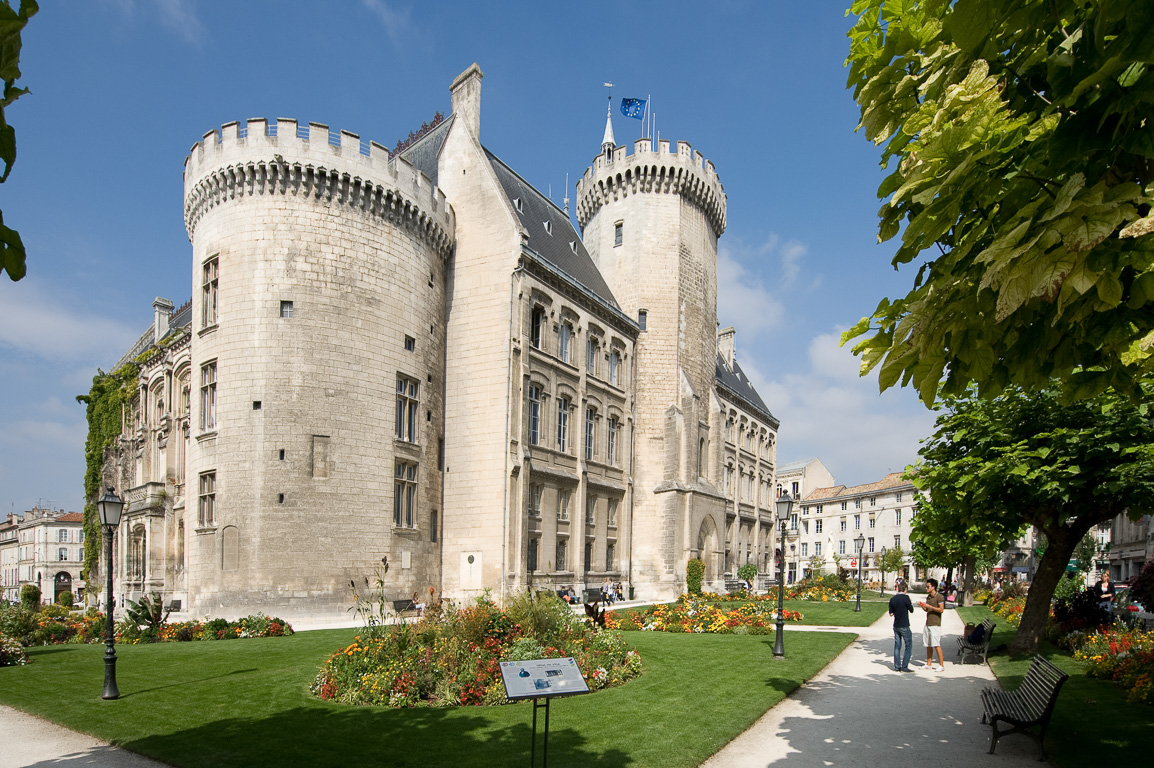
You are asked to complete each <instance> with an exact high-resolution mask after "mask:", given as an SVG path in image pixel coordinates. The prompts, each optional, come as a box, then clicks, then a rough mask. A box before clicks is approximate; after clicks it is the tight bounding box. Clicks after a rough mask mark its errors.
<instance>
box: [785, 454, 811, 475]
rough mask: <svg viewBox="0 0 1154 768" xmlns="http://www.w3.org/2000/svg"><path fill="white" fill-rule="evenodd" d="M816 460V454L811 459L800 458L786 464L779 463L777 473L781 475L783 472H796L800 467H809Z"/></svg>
mask: <svg viewBox="0 0 1154 768" xmlns="http://www.w3.org/2000/svg"><path fill="white" fill-rule="evenodd" d="M815 461H817V457H816V456H814V457H813V458H809V459H799V460H797V461H787V462H785V463H784V464H778V465H777V473H778V474H779V475H780V474H781V473H782V472H795V471H797V470H799V469H805V468H806V467H808V466H809V465H810V464H812V463H813V462H815Z"/></svg>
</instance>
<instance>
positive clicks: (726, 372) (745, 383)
mask: <svg viewBox="0 0 1154 768" xmlns="http://www.w3.org/2000/svg"><path fill="white" fill-rule="evenodd" d="M714 376H715V378H716V380H717V386H719V387H721V388H722V389H724V390H726V391H728V392H729V394H731V395H733V396H734V397H736V398H738V399H740V400H742V401H744V402H745V403H746V404H747V405H749V406H750V407H752V408H753V409H754V410H755V411H757V413H758V415H759V416H761V417H762V418H763V419H765V420H766V421H768V422H771V423H772V424H773V425H774V426H775V427H776V426H780V424H781V422H780V421H778V420H777V418H776V417H775V416H774V415H773V414H772V413H770V411H769V407H768V406H767V405H766V404H765V401H763V400H762V399H761V395H759V394H757V390H756V389H754V388H753V384H752V383H750V381H749V377H747V376H746V375H745V371H743V370H741V366H740V365H738V363H737V361H736V360H734V361H733V366H732V367H730V365H729V363H728V362H726V360H725V358H724V357H722V356H721V355H720V354H718V355H717V368H716V371H715V373H714Z"/></svg>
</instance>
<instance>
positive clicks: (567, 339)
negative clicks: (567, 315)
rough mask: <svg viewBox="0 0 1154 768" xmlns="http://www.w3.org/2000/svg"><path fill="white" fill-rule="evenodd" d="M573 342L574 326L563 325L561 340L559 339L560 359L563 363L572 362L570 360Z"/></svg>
mask: <svg viewBox="0 0 1154 768" xmlns="http://www.w3.org/2000/svg"><path fill="white" fill-rule="evenodd" d="M572 340H573V326H572V325H570V324H569V323H561V338H560V339H559V347H558V355H557V356H558V357H560V358H561V360H562V361H563V362H566V363H568V362H572V361H571V360H570V359H569V352H570V347H571V346H572V344H571V342H572Z"/></svg>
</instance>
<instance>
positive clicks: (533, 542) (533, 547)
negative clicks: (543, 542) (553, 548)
mask: <svg viewBox="0 0 1154 768" xmlns="http://www.w3.org/2000/svg"><path fill="white" fill-rule="evenodd" d="M539 543H540V541H539V540H538V539H537V538H536V537H532V538H530V539H529V553H528V557H527V558H526V559H527V561H528V562H527V564H526V565H527V567H528V569H529V570H530V571H535V570H537V545H538V544H539Z"/></svg>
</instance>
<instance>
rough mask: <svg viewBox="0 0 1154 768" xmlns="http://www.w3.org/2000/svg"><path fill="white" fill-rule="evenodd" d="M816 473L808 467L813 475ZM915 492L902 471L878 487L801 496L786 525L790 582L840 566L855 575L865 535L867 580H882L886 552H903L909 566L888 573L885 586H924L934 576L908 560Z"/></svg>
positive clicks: (816, 490)
mask: <svg viewBox="0 0 1154 768" xmlns="http://www.w3.org/2000/svg"><path fill="white" fill-rule="evenodd" d="M811 461H816V460H811ZM816 463H817V465H820V464H821V462H819V461H818V462H816ZM788 466H791V465H785V466H783V467H782V469H781V470H780V476H782V477H787V475H786V472H787V471H789V470H787V469H786V467H788ZM816 468H817V467H816V466H814V465H810V467H809V469H810V470H811V471H813V470H814V469H816ZM821 469H824V466H821ZM815 475H816V473H815ZM786 482H789V483H792V482H794V481H793V480H792V479H790V480H787V481H786ZM783 490H791V489H790V488H788V487H787V488H784V489H783ZM914 490H915V489H914V485H913V483H911V482H910V481H908V480H905V479H903V478H902V473H901V472H891V473H890V474H888V475H886V476H885V477H884V478H882V479H881V480H878V481H877V482H874V483H866V484H864V485H854V486H849V487H847V486H845V485H833V486H827V487H820V488H813V489H812V490H810V491H809V492H808V493H806V494H805V496H803V497H802V501H801V504H800V506H795V507H794V512H793V515H792V516H791V518H790V520H789V522H788V524H787V534H788V535H787V537H786V548H785V561H786V578H787V580H789V581H793V580H794V579H804V578H806V577H807V576H809V575H810V574H811V573H817V572H818V571H820V572H822V573H832V572H833V571H834V568H835V565H836V564H837V563H840V565H841V567H842V568H846V569H849V570H855V571H856V569H857V559H856V557H857V555H856V544H855V541H856V539H857V538H858V537H859V536H861V537H863V539H864V540H863V542H862V554H863V558H864V559H863V561H862V563H861V572H862V579H863V580H865V581H878V580H881V578H882V572H881V567H880V565H879V562H878V559H879V558H880V557H881V555H882V553H883V549H884V550H887V551H888V550H891V549H894V548H900V549H901V550H902V551H903V552H904V553H905V554H906V558H905V564H904V565H903V566H902V569H901V571H900V572H899V573H892V572H889V573H886V574H885V580H886V583H887V584H891V585H892V584H893V583H894V579H895V578H896V577H897V576H902V577H903V578H905V579H906V580H907V581H911V582H919V581H923V580H924V579H925V578H926V577H927V576H929V575H931V572H930V571H928V570H927V569H922V568H919V567H917V566H916V565H914V563H913V562H912V560H911V559H910V556H909V555H910V532H911V530H912V528H911V525H910V524H911V522H912V520H913V518H914V504H915V499H914ZM819 563H820V565H818V564H819ZM815 566H817V567H815ZM934 573H937V572H936V571H935V572H934Z"/></svg>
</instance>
